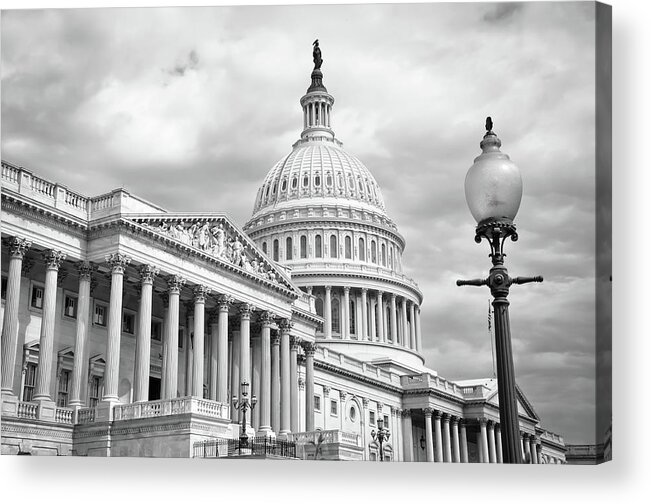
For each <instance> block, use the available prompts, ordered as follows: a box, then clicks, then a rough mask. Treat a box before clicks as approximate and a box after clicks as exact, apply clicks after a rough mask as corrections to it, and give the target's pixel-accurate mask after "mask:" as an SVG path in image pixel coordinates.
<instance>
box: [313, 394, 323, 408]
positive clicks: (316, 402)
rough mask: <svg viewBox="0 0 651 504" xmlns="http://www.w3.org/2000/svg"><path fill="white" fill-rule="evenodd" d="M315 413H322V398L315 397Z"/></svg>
mask: <svg viewBox="0 0 651 504" xmlns="http://www.w3.org/2000/svg"><path fill="white" fill-rule="evenodd" d="M314 411H321V396H318V395H315V396H314Z"/></svg>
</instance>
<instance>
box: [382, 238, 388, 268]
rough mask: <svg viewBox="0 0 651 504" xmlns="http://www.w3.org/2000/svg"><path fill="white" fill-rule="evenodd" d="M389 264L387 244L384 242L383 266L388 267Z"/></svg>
mask: <svg viewBox="0 0 651 504" xmlns="http://www.w3.org/2000/svg"><path fill="white" fill-rule="evenodd" d="M386 265H387V246H386V245H385V244H384V243H383V244H382V266H385V267H386Z"/></svg>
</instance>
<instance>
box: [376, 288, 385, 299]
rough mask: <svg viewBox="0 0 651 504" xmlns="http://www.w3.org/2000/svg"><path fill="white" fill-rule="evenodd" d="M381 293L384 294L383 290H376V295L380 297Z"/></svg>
mask: <svg viewBox="0 0 651 504" xmlns="http://www.w3.org/2000/svg"><path fill="white" fill-rule="evenodd" d="M383 294H384V292H383V291H381V290H379V291H377V297H379V298H382V295H383Z"/></svg>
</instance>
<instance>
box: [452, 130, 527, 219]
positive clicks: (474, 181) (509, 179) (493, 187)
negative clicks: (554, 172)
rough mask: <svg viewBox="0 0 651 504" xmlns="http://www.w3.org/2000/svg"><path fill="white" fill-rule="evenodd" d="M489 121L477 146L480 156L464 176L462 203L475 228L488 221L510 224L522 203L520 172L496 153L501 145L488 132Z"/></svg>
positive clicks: (503, 156) (515, 166)
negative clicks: (464, 193)
mask: <svg viewBox="0 0 651 504" xmlns="http://www.w3.org/2000/svg"><path fill="white" fill-rule="evenodd" d="M492 128H493V123H492V121H491V120H490V117H489V118H488V119H487V120H486V130H487V132H486V135H485V136H484V138H483V140H482V141H481V143H480V144H479V145H480V147H481V150H482V153H481V154H480V155H479V156H477V157H476V158H475V162H474V164H473V165H472V166H471V167H470V169H469V170H468V173H467V174H466V183H465V191H466V202H467V203H468V208H469V209H470V213H472V216H473V217H474V218H475V220H476V221H477V223H478V224H481V223H483V222H490V221H505V220H506V221H509V222H513V219H515V216H516V214H517V213H518V209H519V208H520V201H521V200H522V177H521V176H520V169H519V168H518V167H517V165H516V164H515V163H514V162H513V161H511V159H510V158H509V156H507V155H506V154H504V153H503V152H501V151H500V147H501V145H502V142H501V141H500V139H499V138H498V137H497V135H496V134H495V133H493V131H492Z"/></svg>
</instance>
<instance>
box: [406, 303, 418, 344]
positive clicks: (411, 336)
mask: <svg viewBox="0 0 651 504" xmlns="http://www.w3.org/2000/svg"><path fill="white" fill-rule="evenodd" d="M409 320H410V321H411V324H410V327H409V341H407V336H406V334H405V346H407V347H408V346H410V347H411V348H413V349H414V350H416V311H415V310H414V303H409Z"/></svg>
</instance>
